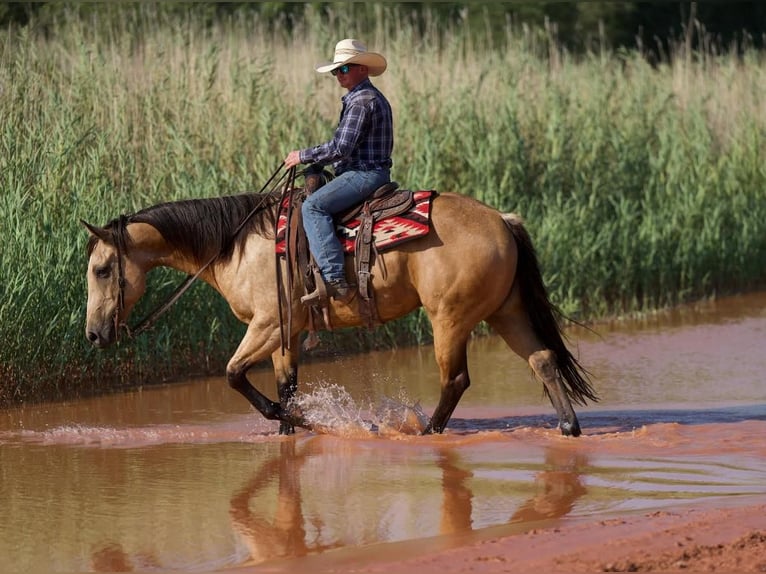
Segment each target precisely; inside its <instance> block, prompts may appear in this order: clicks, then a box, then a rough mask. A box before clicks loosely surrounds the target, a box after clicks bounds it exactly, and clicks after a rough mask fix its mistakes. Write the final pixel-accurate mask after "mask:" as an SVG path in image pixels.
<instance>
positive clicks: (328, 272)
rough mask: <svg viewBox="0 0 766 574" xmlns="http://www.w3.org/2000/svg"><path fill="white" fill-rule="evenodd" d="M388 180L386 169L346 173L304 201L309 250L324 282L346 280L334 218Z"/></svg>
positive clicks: (388, 174) (304, 222) (341, 247)
mask: <svg viewBox="0 0 766 574" xmlns="http://www.w3.org/2000/svg"><path fill="white" fill-rule="evenodd" d="M390 180H391V175H390V171H389V170H387V169H381V170H375V171H346V172H343V173H342V174H340V175H339V176H338V177H336V178H335V179H333V180H332V181H330V182H328V183H327V184H325V185H323V186H322V187H320V188H319V189H317V190H316V191H315V192H314V193H312V194H311V195H309V196H308V197H307V198H306V201H304V202H303V206H302V208H301V214H302V215H303V227H304V229H305V230H306V237H307V238H308V241H309V249H310V250H311V254H312V255H313V256H314V260H315V261H316V262H317V265H318V266H319V270H320V271H321V272H322V277H323V278H324V280H325V281H327V282H331V281H339V280H341V279H343V280H345V278H346V274H345V272H344V266H343V260H344V258H343V246H342V245H341V243H340V240H339V239H338V237H337V235H335V224H334V223H333V215H335V214H337V213H340V212H341V211H343V210H344V209H347V208H349V207H351V206H352V205H356V204H358V203H361V202H362V201H364V200H365V199H366V198H367V197H369V196H370V195H372V193H373V192H374V191H375V190H376V189H378V188H379V187H380V186H381V185H383V184H384V183H388V182H389V181H390Z"/></svg>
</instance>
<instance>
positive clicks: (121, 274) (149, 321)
mask: <svg viewBox="0 0 766 574" xmlns="http://www.w3.org/2000/svg"><path fill="white" fill-rule="evenodd" d="M283 165H284V164H283V163H280V164H279V167H277V169H276V171H274V173H273V174H272V176H271V177H270V178H269V179H268V181H267V182H266V183H265V184H264V185H263V187H262V188H261V190H260V191H259V192H258V194H262V193H263V191H264V190H265V189H266V188H267V187H268V186H269V184H270V183H271V182H272V180H273V179H274V178H275V177H276V176H277V174H278V173H279V172H280V170H281V169H282V167H283ZM288 174H289V175H290V180H292V179H294V177H295V168H294V167H293V168H291V169H289V170H288V171H287V172H285V173H284V174H283V175H282V177H281V178H279V179H278V180H277V182H276V183H275V184H274V187H275V188H276V187H277V186H278V185H279V183H280V182H281V181H282V180H283V179H284V178H285V176H286V175H288ZM266 197H267V196H266V195H264V196H263V197H262V198H261V201H259V202H258V204H257V205H256V206H255V207H254V208H253V209H252V210H250V213H248V214H247V215H246V216H245V217H244V218H243V219H242V221H240V223H239V225H237V228H236V229H235V230H234V233H232V235H231V237H230V238H229V244H231V242H232V241H234V240H235V239H236V237H237V235H239V232H240V231H242V229H243V228H244V227H245V225H246V224H247V222H248V221H249V220H250V218H251V217H252V216H253V215H254V214H255V213H256V212H257V211H258V210H259V209H260V208H261V206H262V205H263V203H264V201H265V200H266ZM121 219H122V220H123V222H124V221H125V216H123V217H122V218H121ZM114 245H115V249H116V250H117V285H118V287H119V294H118V302H119V304H118V308H117V310H115V313H114V325H115V332H116V333H117V335H118V336H119V333H120V328H123V329H125V332H126V333H127V334H128V337H130V338H133V337H135V336H136V335H138V334H139V333H143V332H144V331H146V330H147V329H148V328H149V327H151V326H152V325H154V323H156V322H157V319H159V318H160V317H161V316H162V315H164V314H165V313H166V312H167V311H168V309H170V307H172V306H173V304H174V303H175V302H176V301H178V300H179V299H180V298H181V295H183V294H184V293H186V291H188V290H189V288H190V287H191V286H192V284H193V283H194V282H195V281H196V280H197V279H198V278H199V277H200V275H202V273H203V272H204V271H205V270H206V269H207V268H208V267H210V265H212V264H213V262H214V261H215V260H216V259H218V257H219V256H220V254H221V253H220V252H219V253H216V254H215V255H214V256H213V257H211V258H210V259H209V260H208V261H207V262H206V263H205V264H204V265H203V266H202V267H200V268H199V270H198V271H197V272H196V273H195V274H194V275H189V276H188V277H187V278H186V279H184V280H183V281H182V282H181V284H180V285H179V286H178V287H176V290H175V291H173V293H172V294H171V295H170V297H168V298H167V300H166V301H165V302H164V303H162V304H160V305H158V306H157V307H155V309H154V310H153V311H152V312H151V313H149V315H148V316H147V317H146V318H144V319H143V320H142V321H140V322H139V323H138V325H136V326H135V327H133V328H130V327H129V326H128V324H127V323H125V322H120V320H119V317H120V315H121V314H122V312H123V311H124V310H125V269H124V267H123V264H122V259H123V257H124V256H125V254H124V253H123V247H122V245H121V242H120V241H115V242H114Z"/></svg>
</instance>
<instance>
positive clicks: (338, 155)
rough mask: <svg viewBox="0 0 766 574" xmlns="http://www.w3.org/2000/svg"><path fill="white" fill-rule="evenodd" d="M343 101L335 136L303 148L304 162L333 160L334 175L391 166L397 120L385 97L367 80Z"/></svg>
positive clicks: (389, 167) (302, 161)
mask: <svg viewBox="0 0 766 574" xmlns="http://www.w3.org/2000/svg"><path fill="white" fill-rule="evenodd" d="M341 100H342V102H343V108H342V109H341V111H340V120H339V121H338V127H337V128H336V129H335V135H334V136H333V138H332V139H331V140H330V141H328V142H325V143H323V144H319V145H318V146H314V147H310V148H306V149H303V150H301V151H300V157H301V163H319V164H321V165H327V164H330V163H332V164H333V169H334V170H335V175H340V174H341V173H343V172H344V171H371V170H375V169H391V165H392V163H393V162H392V161H391V151H392V150H393V148H394V121H393V115H392V113H391V106H390V104H389V103H388V100H386V97H385V96H384V95H383V94H382V93H381V92H380V90H378V89H377V88H376V87H375V86H373V85H372V82H370V80H369V79H366V80H364V81H362V82H360V83H359V84H358V85H357V86H355V87H354V88H352V89H351V90H350V91H349V92H348V93H347V94H346V95H345V96H343V97H342V98H341Z"/></svg>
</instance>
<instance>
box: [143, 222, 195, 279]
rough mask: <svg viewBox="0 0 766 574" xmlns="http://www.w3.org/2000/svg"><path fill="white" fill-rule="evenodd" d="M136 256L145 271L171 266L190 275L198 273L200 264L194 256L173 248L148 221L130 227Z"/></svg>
mask: <svg viewBox="0 0 766 574" xmlns="http://www.w3.org/2000/svg"><path fill="white" fill-rule="evenodd" d="M128 233H129V234H130V240H131V243H132V244H133V247H132V251H133V253H134V257H135V258H136V259H137V260H138V261H139V263H140V264H141V266H142V267H143V268H144V270H145V271H147V272H148V271H150V270H151V269H153V268H155V267H170V268H172V269H177V270H178V271H183V272H184V273H188V274H190V275H194V274H196V273H197V272H198V271H199V269H200V264H199V263H197V262H196V261H195V260H194V258H193V257H189V256H187V255H186V254H184V253H181V252H179V251H177V250H176V249H173V247H171V246H170V245H169V244H168V242H167V241H165V238H164V237H162V234H161V233H160V232H159V231H157V228H155V227H154V226H152V225H149V224H148V223H131V224H130V226H129V227H128Z"/></svg>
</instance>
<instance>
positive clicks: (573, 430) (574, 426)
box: [559, 421, 582, 437]
mask: <svg viewBox="0 0 766 574" xmlns="http://www.w3.org/2000/svg"><path fill="white" fill-rule="evenodd" d="M559 429H561V434H563V435H564V436H575V437H577V436H580V435H581V434H582V431H581V430H580V423H578V422H577V421H575V422H574V423H570V422H566V421H561V422H560V423H559Z"/></svg>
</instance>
